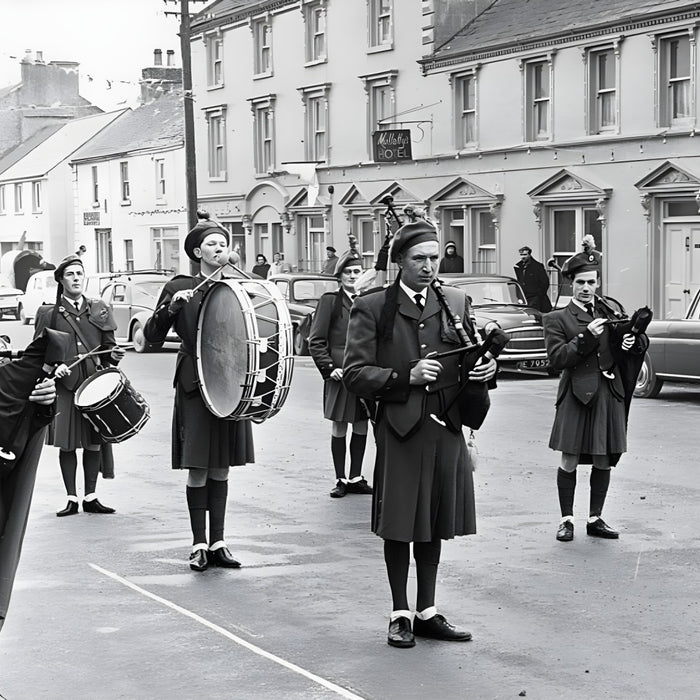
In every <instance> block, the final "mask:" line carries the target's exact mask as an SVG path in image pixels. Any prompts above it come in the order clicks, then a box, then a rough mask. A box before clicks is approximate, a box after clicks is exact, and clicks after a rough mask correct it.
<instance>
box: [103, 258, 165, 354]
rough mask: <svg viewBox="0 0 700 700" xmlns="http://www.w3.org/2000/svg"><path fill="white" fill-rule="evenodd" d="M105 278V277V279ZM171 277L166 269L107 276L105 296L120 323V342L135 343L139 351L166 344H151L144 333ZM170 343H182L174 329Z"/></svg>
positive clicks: (118, 323)
mask: <svg viewBox="0 0 700 700" xmlns="http://www.w3.org/2000/svg"><path fill="white" fill-rule="evenodd" d="M103 279H104V278H103ZM169 279H170V273H165V272H131V273H121V274H118V275H117V276H115V275H114V274H113V275H112V276H111V277H110V278H109V279H105V280H104V281H105V282H106V286H104V287H103V288H102V293H101V295H100V296H101V298H102V300H103V301H104V302H106V303H107V304H110V305H111V307H112V310H113V312H114V319H115V321H116V322H117V330H116V332H115V334H114V335H115V338H116V340H117V342H119V343H131V344H132V345H133V346H134V350H136V352H155V351H156V350H160V349H161V348H162V347H163V343H149V342H147V341H146V339H145V338H144V336H143V327H144V325H145V324H146V321H147V320H148V318H149V317H150V316H151V314H152V313H153V310H154V309H155V308H156V303H157V302H158V297H159V296H160V292H161V289H162V288H163V285H164V284H165V283H166V282H167V281H168V280H169ZM166 341H168V342H178V341H179V338H178V336H177V335H176V334H175V333H174V332H173V331H171V332H170V334H169V335H168V337H167V338H166Z"/></svg>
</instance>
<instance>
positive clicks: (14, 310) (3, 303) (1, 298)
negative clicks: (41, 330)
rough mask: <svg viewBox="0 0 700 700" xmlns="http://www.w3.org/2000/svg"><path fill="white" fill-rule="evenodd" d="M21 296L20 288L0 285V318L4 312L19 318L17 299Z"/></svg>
mask: <svg viewBox="0 0 700 700" xmlns="http://www.w3.org/2000/svg"><path fill="white" fill-rule="evenodd" d="M21 296H22V290H21V289H15V288H14V287H5V286H2V285H0V318H2V317H3V316H4V315H5V314H8V315H9V316H12V317H13V318H16V319H18V318H19V299H20V297H21Z"/></svg>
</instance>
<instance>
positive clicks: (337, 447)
mask: <svg viewBox="0 0 700 700" xmlns="http://www.w3.org/2000/svg"><path fill="white" fill-rule="evenodd" d="M331 454H332V455H333V467H334V468H335V478H336V479H344V478H345V435H343V436H342V437H335V435H333V436H331Z"/></svg>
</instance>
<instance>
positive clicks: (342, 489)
mask: <svg viewBox="0 0 700 700" xmlns="http://www.w3.org/2000/svg"><path fill="white" fill-rule="evenodd" d="M347 492H348V489H347V486H346V485H345V483H344V482H343V481H341V480H340V479H338V483H337V484H336V485H335V488H334V489H333V490H332V491H331V498H342V497H343V496H344V495H345V494H346V493H347Z"/></svg>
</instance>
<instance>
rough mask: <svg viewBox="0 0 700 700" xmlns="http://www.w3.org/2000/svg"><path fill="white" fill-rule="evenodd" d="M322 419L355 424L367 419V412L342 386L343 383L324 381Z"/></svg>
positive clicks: (355, 397) (330, 380) (354, 395)
mask: <svg viewBox="0 0 700 700" xmlns="http://www.w3.org/2000/svg"><path fill="white" fill-rule="evenodd" d="M323 417H324V418H326V419H327V420H332V421H338V422H341V423H356V422H357V421H361V420H366V419H367V411H366V410H365V408H364V406H363V405H362V404H361V403H360V399H359V398H358V397H357V395H356V394H352V393H350V392H349V391H348V390H347V389H346V388H345V386H343V382H336V381H335V380H334V379H326V381H325V382H323Z"/></svg>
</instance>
